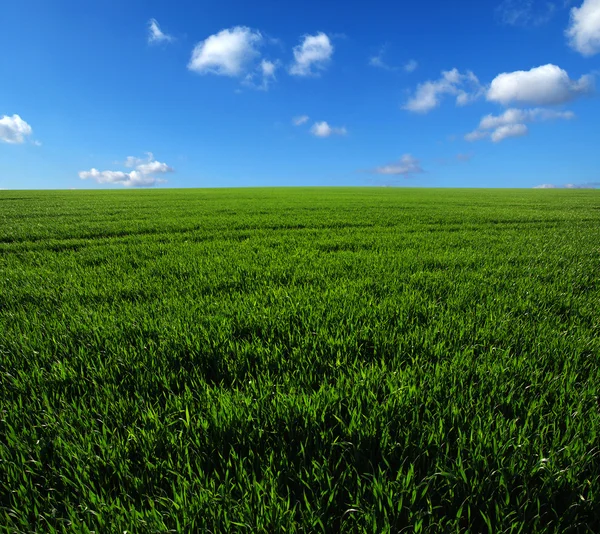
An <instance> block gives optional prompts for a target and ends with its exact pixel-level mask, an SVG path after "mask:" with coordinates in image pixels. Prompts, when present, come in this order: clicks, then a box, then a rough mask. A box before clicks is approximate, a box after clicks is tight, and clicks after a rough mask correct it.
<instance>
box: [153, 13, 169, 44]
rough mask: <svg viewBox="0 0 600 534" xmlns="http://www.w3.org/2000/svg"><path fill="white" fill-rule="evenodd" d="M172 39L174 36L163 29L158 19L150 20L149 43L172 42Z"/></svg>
mask: <svg viewBox="0 0 600 534" xmlns="http://www.w3.org/2000/svg"><path fill="white" fill-rule="evenodd" d="M172 40H173V37H171V36H170V35H167V34H166V33H163V32H162V31H161V29H160V26H159V25H158V22H157V20H156V19H150V20H149V21H148V44H155V43H165V42H166V43H170V42H171V41H172Z"/></svg>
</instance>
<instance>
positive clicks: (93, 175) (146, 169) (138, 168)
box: [79, 152, 174, 187]
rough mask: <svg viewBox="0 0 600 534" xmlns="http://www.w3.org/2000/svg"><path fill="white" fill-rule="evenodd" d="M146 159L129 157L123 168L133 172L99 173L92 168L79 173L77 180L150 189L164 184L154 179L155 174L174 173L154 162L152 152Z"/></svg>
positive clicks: (170, 168)
mask: <svg viewBox="0 0 600 534" xmlns="http://www.w3.org/2000/svg"><path fill="white" fill-rule="evenodd" d="M146 154H147V156H148V157H147V158H146V159H140V158H136V157H133V156H129V157H128V158H127V159H126V160H125V164H124V165H125V166H126V167H128V168H132V167H135V170H132V171H129V172H125V171H99V170H98V169H95V168H92V169H90V170H89V171H81V172H80V173H79V178H81V179H82V180H94V181H95V182H97V183H99V184H118V185H123V186H125V187H150V186H153V185H156V184H160V183H165V182H166V180H163V179H159V178H156V177H155V176H154V175H156V174H166V173H169V172H174V170H173V168H172V167H169V166H168V165H167V164H166V163H161V162H160V161H156V160H154V156H153V154H152V152H147V153H146Z"/></svg>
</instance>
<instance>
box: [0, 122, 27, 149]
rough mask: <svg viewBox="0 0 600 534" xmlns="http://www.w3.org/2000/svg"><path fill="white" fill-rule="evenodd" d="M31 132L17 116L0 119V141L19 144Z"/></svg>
mask: <svg viewBox="0 0 600 534" xmlns="http://www.w3.org/2000/svg"><path fill="white" fill-rule="evenodd" d="M32 133H33V130H32V128H31V126H30V125H29V124H27V123H26V122H25V121H24V120H23V119H22V118H21V117H20V116H19V115H13V116H12V117H9V116H8V115H4V116H3V117H2V118H1V119H0V141H2V142H4V143H10V144H20V143H24V142H25V138H26V137H28V136H30V135H31V134H32Z"/></svg>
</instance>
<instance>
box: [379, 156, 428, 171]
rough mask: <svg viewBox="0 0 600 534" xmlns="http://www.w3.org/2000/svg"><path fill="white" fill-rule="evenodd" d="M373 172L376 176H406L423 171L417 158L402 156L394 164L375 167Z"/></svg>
mask: <svg viewBox="0 0 600 534" xmlns="http://www.w3.org/2000/svg"><path fill="white" fill-rule="evenodd" d="M374 172H375V173H376V174H386V175H403V176H408V175H410V174H419V173H422V172H423V169H422V167H421V163H420V161H419V160H418V159H417V158H415V157H413V156H411V155H410V154H404V155H403V156H402V157H401V158H400V160H399V161H397V162H396V163H391V164H389V165H384V166H383V167H377V168H376V169H375V171H374Z"/></svg>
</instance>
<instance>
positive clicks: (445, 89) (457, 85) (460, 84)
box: [403, 69, 484, 113]
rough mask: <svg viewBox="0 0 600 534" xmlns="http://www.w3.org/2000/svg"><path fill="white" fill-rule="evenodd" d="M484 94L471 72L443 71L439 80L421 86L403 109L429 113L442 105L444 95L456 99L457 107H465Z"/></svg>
mask: <svg viewBox="0 0 600 534" xmlns="http://www.w3.org/2000/svg"><path fill="white" fill-rule="evenodd" d="M483 93H484V89H483V87H482V85H481V84H480V83H479V80H478V79H477V76H475V74H473V73H472V72H471V71H467V72H466V74H461V73H460V72H459V71H458V69H452V70H449V71H443V72H442V76H441V78H440V79H439V80H434V81H427V82H424V83H421V84H419V85H418V86H417V89H416V91H415V94H414V95H413V96H412V97H411V98H410V99H409V100H408V102H406V104H405V105H404V106H403V109H406V110H408V111H413V112H415V113H427V112H429V111H431V110H432V109H434V108H436V107H438V106H439V105H440V102H441V99H442V97H443V96H444V95H451V96H454V97H456V105H458V106H464V105H466V104H469V103H470V102H473V101H474V100H476V99H478V98H479V97H480V96H482V95H483Z"/></svg>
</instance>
